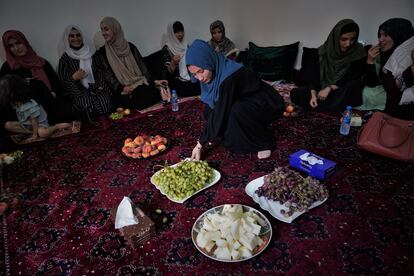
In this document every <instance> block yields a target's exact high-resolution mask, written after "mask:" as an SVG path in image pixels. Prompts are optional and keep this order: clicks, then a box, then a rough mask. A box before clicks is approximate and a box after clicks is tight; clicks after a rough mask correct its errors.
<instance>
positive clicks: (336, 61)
mask: <svg viewBox="0 0 414 276" xmlns="http://www.w3.org/2000/svg"><path fill="white" fill-rule="evenodd" d="M358 35H359V27H358V25H357V24H356V23H355V22H354V21H353V20H351V19H343V20H341V21H339V22H338V23H337V24H336V25H335V27H334V28H333V29H332V31H331V32H330V34H329V36H328V39H327V40H326V42H325V43H324V44H323V45H322V46H320V47H319V48H318V49H317V51H316V49H315V51H314V53H313V55H311V57H309V62H308V63H310V64H302V66H303V69H302V70H301V71H302V74H303V75H304V76H303V79H304V80H305V81H304V82H305V83H303V86H300V87H298V88H295V89H293V90H292V91H291V99H292V101H293V102H294V103H296V104H298V105H300V106H302V107H304V108H305V109H311V108H313V109H315V110H317V111H343V110H344V109H345V107H346V106H347V105H351V106H359V105H361V103H362V95H361V91H362V83H361V77H362V76H363V74H364V70H365V63H366V52H365V50H364V47H363V46H362V44H360V43H358ZM302 63H303V62H302Z"/></svg>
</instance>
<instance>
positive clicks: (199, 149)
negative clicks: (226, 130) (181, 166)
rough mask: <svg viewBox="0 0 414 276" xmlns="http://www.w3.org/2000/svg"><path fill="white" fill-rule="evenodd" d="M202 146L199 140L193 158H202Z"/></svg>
mask: <svg viewBox="0 0 414 276" xmlns="http://www.w3.org/2000/svg"><path fill="white" fill-rule="evenodd" d="M202 147H203V146H202V145H201V144H200V142H197V145H196V146H195V147H194V148H193V152H192V153H191V160H196V161H198V160H200V157H201V148H202Z"/></svg>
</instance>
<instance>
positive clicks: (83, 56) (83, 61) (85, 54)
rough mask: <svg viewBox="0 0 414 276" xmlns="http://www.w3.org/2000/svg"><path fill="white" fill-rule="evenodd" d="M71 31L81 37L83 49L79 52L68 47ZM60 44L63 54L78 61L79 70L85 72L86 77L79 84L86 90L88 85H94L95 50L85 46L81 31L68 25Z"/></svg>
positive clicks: (74, 26)
mask: <svg viewBox="0 0 414 276" xmlns="http://www.w3.org/2000/svg"><path fill="white" fill-rule="evenodd" d="M72 29H76V30H77V31H78V32H79V33H80V34H81V36H82V40H83V47H82V48H80V49H79V50H75V49H72V48H71V47H70V45H69V40H68V38H69V34H70V32H71V31H72ZM62 44H63V47H64V50H65V53H66V54H68V56H69V57H71V58H73V59H77V60H79V68H81V69H83V70H84V71H85V72H86V77H84V78H83V79H81V83H82V85H83V86H84V87H86V88H88V87H89V84H90V83H95V78H94V77H93V71H92V56H93V54H94V53H95V49H94V48H92V47H90V46H89V45H87V44H86V42H85V37H84V36H83V34H82V31H81V29H80V28H79V27H78V26H76V25H69V26H67V27H66V29H65V32H64V33H63V37H62Z"/></svg>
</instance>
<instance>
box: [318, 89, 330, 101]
mask: <svg viewBox="0 0 414 276" xmlns="http://www.w3.org/2000/svg"><path fill="white" fill-rule="evenodd" d="M331 91H332V87H330V86H327V87H325V88H324V89H322V90H321V91H319V93H318V100H320V101H324V100H326V98H328V96H329V93H331Z"/></svg>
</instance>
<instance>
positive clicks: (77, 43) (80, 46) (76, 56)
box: [58, 25, 112, 119]
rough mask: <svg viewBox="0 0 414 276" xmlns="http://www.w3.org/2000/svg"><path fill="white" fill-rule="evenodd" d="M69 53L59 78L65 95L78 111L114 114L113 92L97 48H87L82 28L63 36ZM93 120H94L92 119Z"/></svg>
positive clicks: (72, 28)
mask: <svg viewBox="0 0 414 276" xmlns="http://www.w3.org/2000/svg"><path fill="white" fill-rule="evenodd" d="M62 45H63V47H64V51H65V53H64V54H63V55H62V56H61V58H60V60H59V70H58V72H59V77H60V79H61V80H62V83H63V87H64V93H65V94H66V95H67V96H68V97H70V98H71V100H72V102H73V105H74V108H76V109H78V110H89V113H92V114H96V115H102V114H105V113H107V112H109V111H110V109H111V108H112V105H111V90H110V89H109V87H108V86H107V85H106V83H105V79H104V78H103V74H102V72H101V71H100V70H99V68H100V67H99V66H98V65H97V62H98V59H97V57H96V55H94V54H95V49H93V48H90V47H89V45H86V44H85V43H84V40H83V36H82V33H81V30H80V28H79V27H77V26H74V25H69V26H68V27H67V28H66V29H65V32H64V34H63V38H62ZM91 119H92V118H91Z"/></svg>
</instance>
